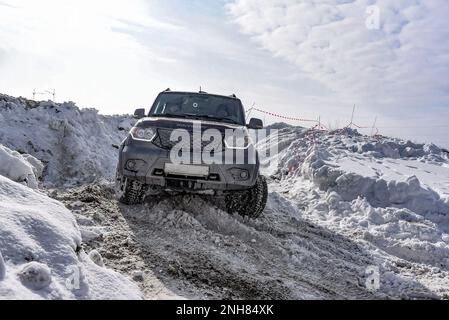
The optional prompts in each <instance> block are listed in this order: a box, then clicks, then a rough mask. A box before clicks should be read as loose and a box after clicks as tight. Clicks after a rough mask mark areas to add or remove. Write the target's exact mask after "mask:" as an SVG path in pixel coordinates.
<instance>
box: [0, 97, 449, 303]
mask: <svg viewBox="0 0 449 320" xmlns="http://www.w3.org/2000/svg"><path fill="white" fill-rule="evenodd" d="M132 123H133V120H132V119H131V118H130V117H128V116H102V115H98V114H97V112H96V111H95V110H92V109H89V110H79V109H78V108H77V107H76V106H74V104H73V103H65V104H54V103H51V102H43V103H36V102H33V101H29V100H24V99H20V98H19V99H17V98H12V97H8V96H3V95H0V124H1V125H0V297H1V298H53V299H58V298H73V299H91V298H99V299H103V298H105V299H107V298H110V299H113V298H131V299H136V298H139V297H140V296H141V295H142V296H143V297H144V298H147V299H160V298H162V299H164V298H201V299H206V298H260V299H269V298H273V299H304V298H310V299H335V298H343V299H377V298H405V299H413V298H447V297H449V218H448V217H449V155H448V154H447V152H446V151H444V150H440V149H439V148H438V147H437V146H434V145H431V144H428V145H422V144H416V143H412V142H407V141H401V140H398V139H391V138H385V137H366V136H362V135H359V134H358V133H357V132H356V131H353V130H350V129H347V130H344V131H340V132H333V133H327V132H317V131H313V132H312V131H309V130H306V129H303V128H293V127H288V126H284V125H279V126H278V127H279V128H281V129H280V132H279V150H280V153H279V156H278V163H279V165H274V163H275V162H271V164H270V163H267V164H266V166H265V167H264V173H265V174H266V175H267V177H268V181H269V191H270V195H269V199H268V205H267V208H266V210H265V212H264V214H263V216H262V217H261V218H260V219H258V220H247V219H243V218H241V217H238V216H234V215H229V214H227V213H225V212H224V211H223V210H222V209H221V208H222V205H221V203H220V199H218V200H217V199H215V198H211V197H209V196H207V195H202V196H193V195H191V196H176V197H172V198H157V199H154V198H153V199H151V198H150V199H149V200H148V202H147V203H146V204H145V205H143V206H129V207H127V206H123V205H121V204H119V203H118V202H117V201H116V200H115V197H114V194H113V190H112V185H111V183H110V179H111V178H112V177H113V174H114V169H115V165H116V159H117V149H116V148H115V147H114V145H118V144H119V143H120V141H121V139H123V138H124V136H125V135H126V133H127V131H128V130H129V128H130V127H131V125H132ZM264 147H265V144H264V143H263V142H262V143H261V144H260V148H261V149H263V148H264ZM41 176H42V177H41ZM86 252H89V253H90V254H87V253H86ZM105 266H106V267H105ZM74 267H76V268H79V270H82V272H81V273H82V275H83V276H82V277H81V286H80V287H81V289H78V290H76V289H73V288H72V286H70V283H69V285H67V281H68V280H67V279H69V282H70V279H72V278H70V275H71V273H70V271H71V270H73V268H74ZM107 268H109V269H107ZM112 270H115V271H112ZM373 270H374V271H375V272H377V271H378V272H379V278H378V279H379V286H378V287H375V288H374V289H373V288H372V287H370V286H367V280H369V279H371V278H370V275H372V272H373ZM116 272H119V273H120V274H123V276H122V275H120V274H119V273H116ZM130 278H132V280H133V281H131V280H129V279H130ZM137 285H138V286H139V288H140V292H139V290H138V289H137ZM117 288H120V289H118V290H117Z"/></svg>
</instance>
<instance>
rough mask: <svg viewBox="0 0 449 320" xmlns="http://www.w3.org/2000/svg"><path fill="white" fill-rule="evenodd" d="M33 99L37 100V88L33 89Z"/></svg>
mask: <svg viewBox="0 0 449 320" xmlns="http://www.w3.org/2000/svg"><path fill="white" fill-rule="evenodd" d="M33 100H36V89H33Z"/></svg>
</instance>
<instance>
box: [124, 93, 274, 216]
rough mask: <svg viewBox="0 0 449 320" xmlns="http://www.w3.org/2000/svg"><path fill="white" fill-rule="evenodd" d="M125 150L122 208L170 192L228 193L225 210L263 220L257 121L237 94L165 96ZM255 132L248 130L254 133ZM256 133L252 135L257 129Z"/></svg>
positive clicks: (142, 116) (137, 114)
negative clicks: (255, 138)
mask: <svg viewBox="0 0 449 320" xmlns="http://www.w3.org/2000/svg"><path fill="white" fill-rule="evenodd" d="M134 116H135V118H137V119H139V121H138V122H137V123H136V125H135V126H134V127H133V128H132V129H131V131H130V133H129V135H128V136H127V138H126V139H125V140H124V141H123V143H122V145H121V146H120V155H119V162H118V166H117V175H116V177H117V178H116V184H117V191H118V196H119V199H120V201H121V202H122V203H125V204H129V205H133V204H139V203H142V202H143V200H144V198H145V196H147V195H151V194H157V193H159V192H164V191H175V192H177V191H181V192H185V191H189V192H202V191H206V190H212V191H213V192H214V193H215V194H216V195H223V196H224V199H225V204H226V209H227V210H228V211H229V212H230V213H233V212H237V213H238V214H240V215H243V216H250V217H253V218H255V217H258V216H259V215H260V214H261V213H262V212H263V210H264V208H265V205H266V202H267V194H268V190H267V183H266V180H265V178H264V177H263V176H262V175H260V174H259V157H258V153H257V150H256V148H255V146H254V143H253V139H252V138H251V134H250V133H254V132H255V131H256V130H257V129H262V127H263V124H262V121H261V120H259V119H255V118H252V119H251V120H250V121H249V124H246V122H245V111H244V108H243V105H242V102H241V101H240V100H239V99H238V98H237V97H236V96H235V95H232V96H222V95H214V94H208V93H205V92H201V91H200V92H174V91H170V90H169V89H167V90H166V91H164V92H161V93H160V94H159V95H158V96H157V98H156V100H155V102H154V104H153V106H152V107H151V110H150V112H149V114H148V115H145V109H137V110H136V111H135V113H134ZM248 129H250V130H248ZM251 129H254V130H251Z"/></svg>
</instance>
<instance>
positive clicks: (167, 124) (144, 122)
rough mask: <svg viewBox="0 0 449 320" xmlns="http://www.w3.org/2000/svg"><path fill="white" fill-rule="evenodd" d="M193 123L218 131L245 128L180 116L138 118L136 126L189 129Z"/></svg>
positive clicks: (204, 128)
mask: <svg viewBox="0 0 449 320" xmlns="http://www.w3.org/2000/svg"><path fill="white" fill-rule="evenodd" d="M193 125H201V130H202V131H204V130H206V129H218V130H219V131H221V132H222V131H224V130H226V129H232V130H235V129H245V128H246V126H244V125H239V124H233V123H223V122H216V121H208V120H196V119H182V118H164V117H154V118H153V117H147V118H143V119H141V120H139V121H138V122H137V123H136V126H138V127H141V128H148V127H152V128H164V129H186V130H189V131H191V130H192V129H193Z"/></svg>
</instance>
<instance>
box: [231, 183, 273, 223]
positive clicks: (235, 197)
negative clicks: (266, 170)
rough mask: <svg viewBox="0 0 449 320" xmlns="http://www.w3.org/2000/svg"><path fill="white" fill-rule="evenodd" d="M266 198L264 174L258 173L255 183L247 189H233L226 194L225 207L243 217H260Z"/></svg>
mask: <svg viewBox="0 0 449 320" xmlns="http://www.w3.org/2000/svg"><path fill="white" fill-rule="evenodd" d="M267 198H268V186H267V181H266V179H265V177H264V176H262V175H259V177H258V178H257V181H256V185H255V186H254V187H252V188H251V189H249V190H244V191H235V192H231V193H229V194H227V195H226V198H225V202H226V209H227V211H228V212H229V213H234V212H236V213H238V214H239V215H241V216H244V217H250V218H253V219H256V218H258V217H260V215H261V214H262V212H263V210H264V209H265V206H266V204H267Z"/></svg>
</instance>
